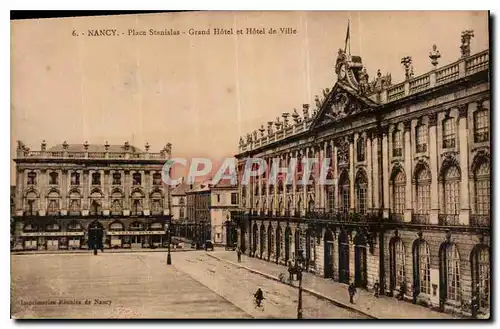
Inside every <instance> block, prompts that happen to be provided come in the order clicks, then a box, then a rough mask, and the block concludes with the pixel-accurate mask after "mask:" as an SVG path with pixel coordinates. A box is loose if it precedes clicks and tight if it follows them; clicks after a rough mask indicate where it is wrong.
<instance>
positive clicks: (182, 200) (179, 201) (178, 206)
mask: <svg viewBox="0 0 500 329" xmlns="http://www.w3.org/2000/svg"><path fill="white" fill-rule="evenodd" d="M188 188H189V186H188V185H187V184H186V183H184V182H181V183H180V184H179V185H177V186H176V187H175V188H174V189H173V190H172V193H171V196H172V227H173V232H172V234H173V235H174V236H182V237H188V236H191V237H192V231H193V227H192V226H193V224H194V222H190V221H189V220H188V216H187V195H186V191H187V190H188Z"/></svg>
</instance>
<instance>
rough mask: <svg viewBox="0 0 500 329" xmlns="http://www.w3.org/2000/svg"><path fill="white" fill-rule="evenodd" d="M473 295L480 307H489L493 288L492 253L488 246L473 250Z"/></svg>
mask: <svg viewBox="0 0 500 329" xmlns="http://www.w3.org/2000/svg"><path fill="white" fill-rule="evenodd" d="M472 252H473V255H472V270H473V273H472V278H473V281H472V282H473V286H472V287H473V291H472V294H473V296H476V297H477V302H478V305H477V306H478V308H479V309H486V310H487V309H489V307H490V289H491V272H490V268H491V263H490V253H489V250H488V248H487V247H486V246H482V247H479V248H474V250H473V251H472Z"/></svg>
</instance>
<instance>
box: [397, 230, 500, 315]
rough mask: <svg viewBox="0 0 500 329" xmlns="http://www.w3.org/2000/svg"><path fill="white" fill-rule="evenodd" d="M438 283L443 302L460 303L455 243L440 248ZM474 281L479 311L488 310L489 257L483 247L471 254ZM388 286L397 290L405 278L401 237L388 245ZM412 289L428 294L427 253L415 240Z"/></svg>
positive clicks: (428, 259)
mask: <svg viewBox="0 0 500 329" xmlns="http://www.w3.org/2000/svg"><path fill="white" fill-rule="evenodd" d="M439 261H440V271H441V276H440V277H441V279H440V284H441V285H442V286H443V287H444V289H441V291H442V292H441V293H442V294H444V296H441V298H443V300H451V301H457V302H459V301H461V292H462V288H463V287H461V269H460V254H459V252H458V249H457V247H456V245H455V244H452V243H446V244H445V245H444V247H443V248H441V251H440V255H439ZM472 261H473V262H472V264H471V266H472V272H473V281H475V282H474V283H475V286H476V287H477V289H475V291H473V294H476V295H477V297H478V302H479V305H478V306H479V308H480V309H481V308H488V307H489V300H490V267H491V264H490V257H489V251H488V249H487V248H486V247H482V248H478V249H476V250H474V251H473V255H472ZM390 262H391V263H390V267H391V287H392V288H393V289H399V288H400V287H401V286H402V284H403V282H404V281H405V278H406V277H407V264H406V250H405V246H404V244H403V241H402V240H401V239H400V238H393V239H392V240H391V244H390ZM413 267H414V268H413V270H414V271H415V272H414V277H413V278H414V283H413V284H414V286H415V287H416V288H417V291H418V292H419V293H421V294H425V295H429V296H430V295H431V277H430V268H431V261H430V250H429V246H428V244H427V242H426V241H425V240H422V239H421V240H417V241H416V242H415V244H414V246H413Z"/></svg>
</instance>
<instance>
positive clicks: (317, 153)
mask: <svg viewBox="0 0 500 329" xmlns="http://www.w3.org/2000/svg"><path fill="white" fill-rule="evenodd" d="M322 153H323V151H322V150H321V149H320V147H319V146H318V145H315V146H314V158H315V159H316V161H317V162H316V164H315V165H314V166H313V170H314V171H313V177H314V183H315V185H314V207H315V208H322V206H321V205H322V204H323V202H322V196H323V194H322V193H321V190H322V189H321V188H320V187H321V186H320V179H319V178H320V177H319V175H320V170H319V168H320V166H321V163H320V159H322Z"/></svg>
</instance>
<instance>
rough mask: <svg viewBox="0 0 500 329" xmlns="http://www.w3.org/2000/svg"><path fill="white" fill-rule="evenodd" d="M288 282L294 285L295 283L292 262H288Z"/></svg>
mask: <svg viewBox="0 0 500 329" xmlns="http://www.w3.org/2000/svg"><path fill="white" fill-rule="evenodd" d="M288 281H289V282H290V283H292V281H293V268H292V261H291V260H288Z"/></svg>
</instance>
